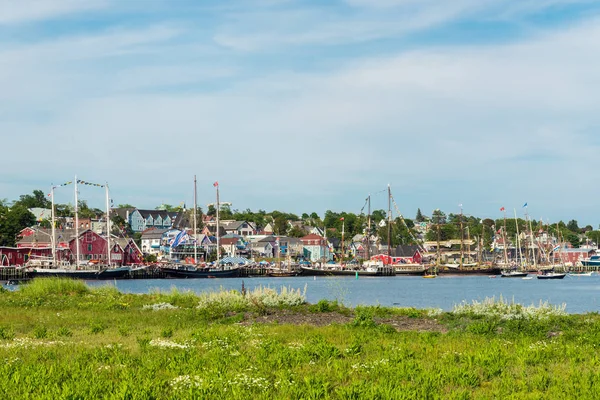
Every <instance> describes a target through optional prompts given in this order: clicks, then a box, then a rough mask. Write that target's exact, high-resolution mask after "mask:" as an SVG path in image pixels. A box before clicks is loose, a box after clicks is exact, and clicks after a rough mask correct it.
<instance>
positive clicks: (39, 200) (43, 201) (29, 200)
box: [15, 190, 52, 208]
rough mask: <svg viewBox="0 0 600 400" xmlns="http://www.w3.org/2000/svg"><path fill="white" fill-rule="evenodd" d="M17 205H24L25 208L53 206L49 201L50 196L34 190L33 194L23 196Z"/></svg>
mask: <svg viewBox="0 0 600 400" xmlns="http://www.w3.org/2000/svg"><path fill="white" fill-rule="evenodd" d="M15 204H19V205H22V206H23V207H25V208H35V207H40V208H50V207H51V206H52V202H51V201H50V200H48V196H46V194H45V193H44V192H43V191H41V190H34V191H33V194H23V195H21V197H20V198H19V200H17V201H16V202H15Z"/></svg>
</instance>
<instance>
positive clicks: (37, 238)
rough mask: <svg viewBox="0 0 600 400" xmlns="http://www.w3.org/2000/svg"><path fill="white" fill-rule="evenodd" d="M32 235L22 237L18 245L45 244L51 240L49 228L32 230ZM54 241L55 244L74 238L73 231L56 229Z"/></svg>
mask: <svg viewBox="0 0 600 400" xmlns="http://www.w3.org/2000/svg"><path fill="white" fill-rule="evenodd" d="M32 230H33V233H32V234H31V235H29V236H23V237H22V238H21V239H19V241H18V242H17V243H19V244H30V243H37V242H42V243H47V242H50V241H51V240H50V239H51V238H52V229H50V228H32ZM55 234H56V241H57V242H68V241H70V240H71V239H72V238H74V237H75V229H56V232H55Z"/></svg>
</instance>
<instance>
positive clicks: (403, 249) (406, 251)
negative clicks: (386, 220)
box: [395, 244, 419, 257]
mask: <svg viewBox="0 0 600 400" xmlns="http://www.w3.org/2000/svg"><path fill="white" fill-rule="evenodd" d="M418 250H419V246H417V245H415V244H401V245H398V246H396V249H395V254H396V257H412V256H414V255H415V253H416V252H417V251H418Z"/></svg>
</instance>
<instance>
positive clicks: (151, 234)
mask: <svg viewBox="0 0 600 400" xmlns="http://www.w3.org/2000/svg"><path fill="white" fill-rule="evenodd" d="M168 231H170V229H169V228H164V229H157V228H150V229H146V230H145V231H144V232H142V239H160V238H161V237H162V236H163V234H164V233H165V232H168Z"/></svg>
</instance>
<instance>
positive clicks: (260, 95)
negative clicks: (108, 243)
mask: <svg viewBox="0 0 600 400" xmlns="http://www.w3.org/2000/svg"><path fill="white" fill-rule="evenodd" d="M466 3H467V2H465V4H466ZM456 12H457V11H452V12H450V14H453V13H454V14H453V15H455V13H456ZM442 14H443V15H449V14H446V13H442ZM289 15H290V18H297V19H294V20H293V24H292V28H293V29H291V30H290V29H289V28H288V27H287V23H288V22H289V20H288V19H285V18H283V19H278V20H277V23H273V25H272V30H271V31H269V29H263V32H264V31H267V32H268V34H267V35H266V36H264V37H261V36H260V35H261V34H260V33H258V34H257V36H255V37H250V38H249V39H248V41H247V42H244V41H243V40H244V38H243V37H242V35H241V33H243V32H246V31H247V29H249V28H247V27H240V29H238V30H236V29H234V28H233V25H231V22H230V25H228V26H227V28H223V30H222V31H221V32H227V31H228V30H230V31H229V32H232V35H231V36H230V39H231V40H232V42H231V43H229V45H230V46H232V47H234V48H236V49H238V48H242V49H247V50H252V49H260V48H264V46H272V45H281V44H297V43H321V42H320V40H321V39H322V38H323V37H327V38H329V39H327V40H328V43H341V42H347V41H350V42H351V41H352V40H358V39H356V38H359V37H360V36H361V35H369V32H371V30H373V32H375V33H373V35H372V36H371V37H379V36H381V37H386V36H387V35H392V37H394V35H397V34H398V31H397V30H396V29H404V28H402V27H401V28H396V27H395V26H393V24H389V25H386V23H387V22H389V21H387V20H386V18H385V17H383V18H382V28H381V30H379V28H377V27H376V25H377V24H376V22H377V18H376V17H375V16H374V15H373V16H371V15H369V18H372V19H369V18H365V17H360V18H361V21H367V22H365V24H364V25H360V24H359V25H358V26H353V23H354V22H356V20H352V21H344V20H342V19H341V18H340V19H334V20H333V21H330V24H329V25H327V24H325V25H323V24H320V23H315V25H314V27H315V29H314V30H312V27H313V25H307V26H305V27H304V29H303V28H302V24H303V23H304V22H305V21H308V20H310V19H311V18H312V17H311V16H312V14H311V13H310V12H308V13H306V14H302V15H300V16H296V17H293V16H292V14H289ZM429 15H435V14H429ZM261 18H264V19H265V20H267V19H268V14H265V15H261V16H257V15H255V16H254V17H252V18H250V20H254V21H259V20H261ZM245 21H246V22H247V21H248V20H245ZM422 21H425V20H422ZM425 25H426V24H425ZM258 26H262V25H260V24H258ZM598 26H600V25H599V24H598V21H597V20H590V21H588V22H586V23H581V24H579V25H575V26H573V27H572V28H570V29H562V30H560V31H557V32H550V33H540V34H538V35H537V36H535V37H530V38H528V39H527V40H523V41H521V42H515V43H509V44H502V45H494V46H491V45H485V46H484V45H481V46H439V47H434V46H429V47H426V48H423V49H420V50H418V51H411V52H399V53H397V54H393V55H389V56H371V57H363V58H356V59H353V60H351V61H346V62H341V61H338V62H337V63H336V64H335V65H336V66H330V67H329V70H327V71H324V70H321V71H313V72H308V71H304V72H290V71H289V70H285V69H278V68H277V67H273V66H270V65H269V62H270V60H269V59H267V60H257V59H254V58H244V57H238V56H237V55H232V54H230V53H227V52H225V51H222V49H221V52H219V49H214V48H210V46H206V47H203V48H202V49H201V50H200V51H198V52H197V53H192V55H193V57H192V56H190V52H189V51H188V50H189V47H182V46H180V45H178V44H177V43H175V41H174V39H175V38H179V37H181V36H183V37H186V35H187V34H188V32H187V31H182V30H180V29H176V28H173V25H172V24H166V25H160V26H157V27H150V28H145V29H142V30H139V31H134V30H131V29H128V30H120V31H110V32H108V33H105V34H101V35H97V36H92V37H84V38H75V37H74V38H64V39H61V40H59V41H56V42H50V41H48V42H42V43H37V44H33V45H28V46H24V47H22V48H12V49H6V48H5V49H4V50H1V49H0V57H2V59H3V60H8V63H6V64H3V65H2V66H0V86H2V87H3V88H6V90H5V91H4V92H3V94H1V93H0V101H2V99H4V101H5V103H3V107H4V109H5V110H6V109H10V110H13V111H14V113H12V112H11V119H10V120H7V119H4V120H3V119H0V130H2V131H3V132H7V131H10V132H14V133H15V135H14V138H13V139H8V140H17V141H19V142H21V143H22V142H23V141H24V140H25V139H24V138H27V141H28V142H31V143H35V144H36V146H35V148H32V149H30V150H29V154H28V160H30V162H28V163H22V162H20V157H21V156H20V155H17V153H14V154H7V155H6V156H5V161H6V162H7V163H10V164H11V165H13V164H19V165H20V167H19V170H18V176H19V177H25V176H33V175H35V176H40V177H41V178H40V179H45V180H46V181H56V180H60V179H61V178H60V177H63V176H64V175H65V174H67V175H69V176H70V175H72V174H73V173H74V172H77V173H78V174H80V175H81V176H85V179H86V180H90V181H93V180H99V181H104V180H109V183H110V184H111V187H112V188H113V192H114V193H113V194H114V196H115V199H116V201H117V202H121V203H123V202H130V203H140V204H139V205H140V206H148V207H150V206H153V205H156V204H158V203H159V202H162V201H166V202H170V203H178V202H179V201H181V200H184V199H186V198H185V196H187V200H188V201H189V199H190V197H191V186H190V181H191V180H190V179H191V178H190V176H192V175H193V174H198V175H199V179H200V181H201V182H204V184H205V186H206V187H207V188H208V189H207V190H205V192H204V193H205V194H204V195H203V194H201V198H202V197H203V196H212V192H210V189H211V186H210V184H211V183H212V181H214V180H215V179H219V180H220V181H222V182H223V184H224V185H223V186H224V187H227V188H228V189H227V190H229V192H228V193H227V197H228V199H229V200H232V201H234V203H235V204H236V207H239V208H246V207H252V208H258V207H261V208H269V207H274V208H280V209H290V210H291V211H306V210H303V209H302V207H305V206H306V207H307V208H308V209H310V210H317V211H321V210H323V209H326V208H333V207H335V205H336V204H341V206H340V207H344V206H345V205H347V204H349V203H351V200H349V198H348V197H349V194H348V192H352V193H351V194H350V196H355V195H356V193H360V196H357V199H359V200H357V202H358V203H360V202H361V201H360V199H363V198H364V197H363V196H362V192H363V191H364V192H368V191H372V190H373V188H374V187H379V186H381V187H384V186H385V184H386V183H388V182H391V183H392V185H393V188H397V190H398V193H402V194H404V195H398V197H399V198H402V200H399V201H400V202H401V203H402V204H403V205H408V206H413V205H414V207H415V209H416V207H417V206H421V207H422V208H423V210H425V209H429V208H431V209H433V208H435V207H442V208H443V207H444V204H445V203H444V202H447V203H448V207H450V206H455V204H457V201H459V200H460V201H465V203H466V204H469V203H470V204H469V205H470V206H472V204H473V203H478V204H480V205H481V207H482V210H479V211H483V212H485V210H483V207H484V206H485V207H488V206H489V204H490V203H493V201H506V200H507V199H508V200H513V198H514V200H515V202H518V203H521V204H522V197H527V201H530V202H531V203H535V202H536V201H537V202H538V204H539V203H542V202H543V201H544V196H547V195H548V193H549V191H550V190H551V189H549V186H550V185H551V183H552V182H557V181H568V182H570V184H574V185H583V184H584V181H585V176H583V175H581V174H580V171H582V170H585V168H586V167H587V166H588V161H587V160H589V159H593V158H594V157H595V154H596V153H597V150H598V144H597V143H596V144H585V145H582V144H581V143H585V142H586V138H588V137H589V136H588V135H589V132H593V130H594V129H595V128H596V127H598V126H600V117H598V116H597V115H596V112H595V108H596V105H595V98H596V97H597V95H596V93H597V89H598V84H599V83H600V73H599V72H598V70H597V68H595V66H597V65H598V62H599V61H600V59H599V56H598V54H600V29H599V28H598ZM203 44H204V43H203ZM294 49H295V47H294V48H292V49H290V50H285V46H283V47H282V48H281V50H278V51H280V52H281V54H280V56H281V57H285V56H286V55H290V54H292V53H293V52H294V51H295V50H294ZM305 49H306V48H305ZM234 53H235V52H234ZM132 55H133V56H132ZM251 56H252V55H248V57H251ZM44 61H45V62H44ZM260 61H262V62H260ZM3 76H7V78H5V79H4V80H2V78H1V77H3ZM219 80H227V81H228V82H227V84H226V85H223V86H219V87H214V88H209V89H207V90H198V89H193V90H183V91H181V90H180V89H181V88H178V90H177V91H169V90H163V89H164V87H165V86H167V87H168V86H171V85H175V86H184V87H185V86H188V85H189V86H193V85H195V84H206V83H211V82H213V81H219ZM3 95H4V97H3ZM57 99H58V100H59V101H58V100H57ZM9 103H10V104H9ZM32 105H33V106H32ZM42 106H45V107H47V108H45V107H42ZM8 107H10V108H8ZM32 108H33V109H34V110H35V111H40V110H41V111H46V112H47V113H48V116H47V117H44V116H42V118H41V119H42V120H43V121H42V122H40V121H36V120H35V119H33V118H31V117H29V116H28V115H26V113H27V112H31V109H32ZM571 143H573V145H571V146H570V145H569V144H571ZM574 147H575V148H576V150H577V151H574V150H573V148H574ZM49 153H50V156H49ZM553 159H556V160H561V161H560V166H554V165H553V163H552V162H551V161H552V160H553ZM57 175H58V178H57ZM5 189H6V190H10V191H11V192H13V191H14V189H13V188H12V187H11V188H9V187H7V186H3V184H2V183H0V192H5ZM188 189H189V190H188ZM6 193H8V192H6ZM129 193H138V196H139V197H137V200H136V198H127V199H126V200H120V199H119V198H121V199H122V198H123V197H125V196H130V194H129ZM409 193H410V195H409ZM595 194H596V195H598V194H600V193H595ZM466 195H468V196H470V198H469V201H468V202H467V201H466V200H465V198H464V197H465V196H466ZM261 196H264V198H261ZM411 196H412V199H411ZM181 197H184V199H182V198H181ZM572 197H573V193H572V192H569V193H563V192H562V191H560V190H557V191H556V192H554V191H552V202H551V205H548V206H547V210H545V211H547V212H550V211H552V212H559V210H560V208H561V204H564V203H565V202H566V201H567V199H571V198H572ZM344 201H345V202H346V203H343V202H344ZM252 202H253V203H252ZM411 202H412V203H411ZM421 203H422V204H421ZM440 203H441V204H440ZM508 203H509V202H506V203H505V204H504V205H506V206H508ZM578 204H580V205H581V210H580V212H583V210H585V209H586V207H588V208H591V206H592V205H591V204H589V203H587V202H586V200H581V202H580V203H578ZM361 205H362V204H358V205H357V206H358V207H360V206H361ZM292 207H297V208H296V209H293V208H292ZM403 211H404V210H403ZM473 211H476V210H473Z"/></svg>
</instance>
